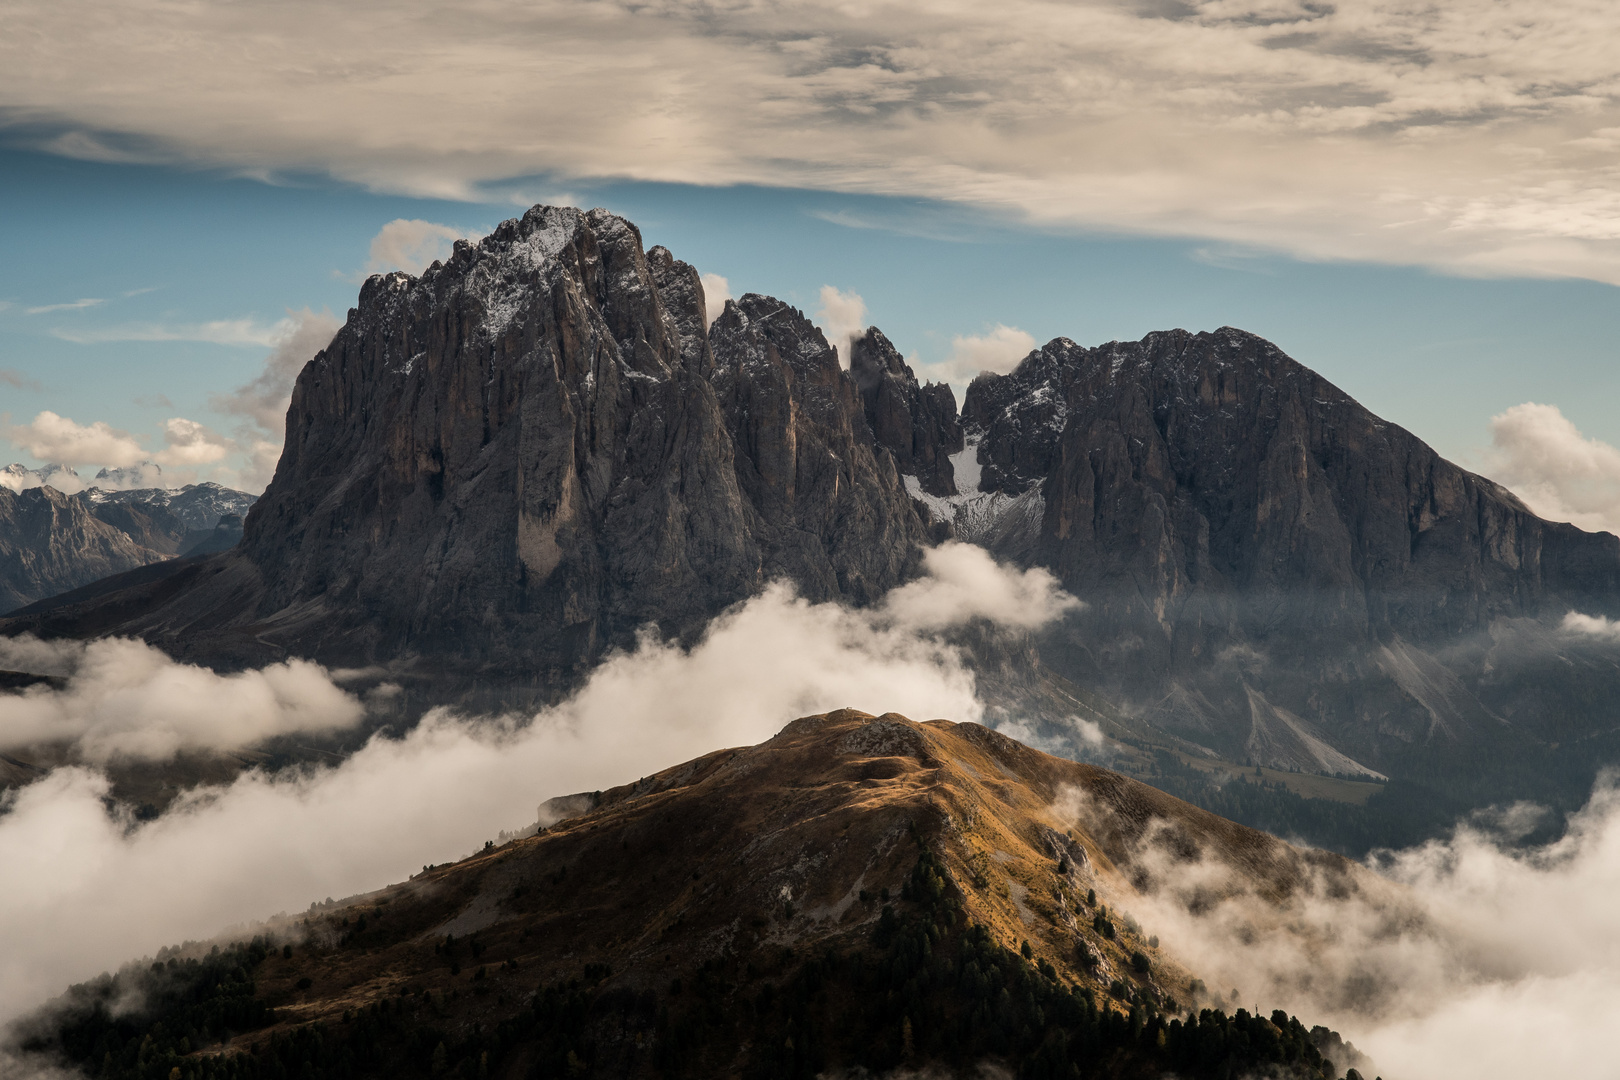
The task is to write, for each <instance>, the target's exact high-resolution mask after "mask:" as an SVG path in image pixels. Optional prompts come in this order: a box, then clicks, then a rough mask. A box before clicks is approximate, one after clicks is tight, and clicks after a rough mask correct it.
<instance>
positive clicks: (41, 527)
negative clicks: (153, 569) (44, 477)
mask: <svg viewBox="0 0 1620 1080" xmlns="http://www.w3.org/2000/svg"><path fill="white" fill-rule="evenodd" d="M167 557H168V555H167V554H166V553H165V552H161V551H156V550H153V549H152V548H148V547H143V546H141V545H140V544H138V543H136V541H135V540H134V539H133V538H131V537H130V536H129V535H128V534H127V533H125V532H124V531H122V530H120V529H118V528H115V527H114V526H112V525H109V524H108V523H106V522H104V521H101V520H100V519H99V518H97V517H96V516H95V515H94V514H92V513H90V511H89V510H88V509H87V508H86V506H85V504H84V503H83V502H82V501H80V500H78V499H75V498H73V497H72V496H68V495H64V494H62V493H61V492H60V491H57V490H56V489H55V488H53V487H36V488H29V489H27V490H26V491H22V492H12V491H10V490H8V489H6V488H3V487H0V612H7V611H12V610H14V609H16V608H20V607H23V606H25V605H27V604H30V603H33V602H34V601H35V600H39V599H42V598H44V597H47V596H54V595H55V594H57V593H61V592H66V591H67V590H69V589H76V588H78V587H79V586H81V585H88V584H89V583H90V582H92V581H95V580H97V579H99V578H104V577H107V576H108V575H109V574H118V573H122V572H123V571H125V570H133V569H135V568H136V567H141V566H147V565H150V564H151V563H155V562H162V561H163V560H164V559H166V558H167Z"/></svg>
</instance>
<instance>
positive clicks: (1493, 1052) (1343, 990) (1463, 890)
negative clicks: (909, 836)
mask: <svg viewBox="0 0 1620 1080" xmlns="http://www.w3.org/2000/svg"><path fill="white" fill-rule="evenodd" d="M1055 809H1056V810H1057V811H1058V813H1059V814H1060V815H1063V816H1066V817H1068V818H1069V819H1070V820H1077V821H1082V822H1089V821H1090V820H1092V819H1093V818H1094V816H1095V815H1096V814H1098V813H1100V811H1098V810H1096V809H1095V807H1094V805H1088V802H1087V800H1085V798H1084V796H1083V795H1082V794H1081V793H1078V792H1071V793H1070V794H1069V797H1068V798H1066V799H1060V801H1059V804H1058V805H1057V807H1055ZM1539 814H1540V811H1538V810H1537V808H1535V807H1531V806H1528V805H1523V804H1520V805H1515V806H1512V807H1507V808H1503V809H1501V810H1499V811H1498V812H1496V813H1489V814H1479V815H1476V817H1475V818H1474V819H1473V820H1471V821H1470V822H1467V823H1465V824H1463V825H1461V826H1459V827H1458V828H1457V829H1455V830H1454V831H1453V833H1452V835H1450V836H1449V837H1447V838H1445V839H1443V840H1436V841H1432V842H1430V843H1428V844H1425V845H1423V846H1421V847H1417V848H1413V849H1409V850H1406V851H1402V852H1398V853H1391V852H1383V853H1375V855H1374V856H1373V857H1372V858H1371V859H1370V860H1369V861H1370V863H1371V864H1372V865H1373V866H1374V867H1376V869H1377V871H1378V872H1377V873H1376V874H1375V873H1373V872H1372V871H1371V870H1369V869H1367V868H1358V867H1353V866H1348V864H1346V865H1347V866H1348V869H1349V870H1350V872H1349V873H1348V874H1342V875H1340V874H1336V873H1334V872H1333V870H1332V868H1331V867H1330V866H1323V865H1318V866H1316V867H1315V868H1307V871H1306V878H1307V879H1308V880H1312V881H1314V888H1310V889H1296V890H1295V891H1294V893H1293V894H1292V895H1291V896H1290V897H1289V898H1288V899H1287V900H1285V901H1284V902H1282V903H1281V904H1280V906H1279V905H1274V904H1273V903H1272V902H1271V901H1270V900H1268V899H1262V898H1261V897H1260V896H1258V895H1257V890H1258V889H1259V888H1261V886H1259V885H1258V884H1257V882H1256V878H1255V876H1254V873H1253V869H1252V868H1251V867H1247V866H1243V867H1236V868H1234V867H1228V866H1225V865H1221V864H1216V863H1214V862H1213V861H1211V860H1205V861H1201V862H1192V863H1188V862H1186V861H1183V860H1182V859H1180V858H1179V857H1178V856H1176V855H1175V854H1173V853H1172V852H1173V850H1174V845H1171V846H1170V848H1168V849H1155V848H1154V847H1153V846H1152V845H1151V844H1149V845H1147V846H1146V847H1145V848H1144V849H1143V852H1142V859H1141V865H1143V866H1145V867H1146V868H1147V869H1148V870H1149V872H1150V875H1151V877H1152V878H1153V879H1155V880H1156V881H1157V882H1158V883H1160V886H1161V887H1160V888H1159V889H1158V890H1157V891H1156V892H1153V893H1152V894H1150V895H1143V894H1137V893H1135V892H1134V891H1127V892H1125V893H1121V894H1117V895H1111V896H1108V897H1106V898H1105V899H1106V900H1107V901H1108V902H1109V903H1110V905H1111V906H1117V907H1118V908H1119V909H1120V910H1121V911H1123V912H1128V913H1130V914H1132V915H1134V916H1135V917H1136V918H1137V919H1138V920H1139V921H1140V922H1141V923H1142V925H1143V926H1144V927H1145V928H1146V930H1147V931H1148V932H1151V933H1154V934H1157V935H1158V936H1159V937H1160V938H1161V939H1162V940H1163V942H1164V945H1165V947H1166V949H1168V950H1169V952H1170V954H1171V955H1174V956H1176V957H1177V958H1178V959H1180V960H1182V961H1184V962H1186V963H1187V964H1188V965H1189V966H1190V967H1191V969H1192V971H1193V972H1194V974H1196V975H1198V976H1199V977H1201V978H1203V979H1205V980H1207V981H1208V982H1209V984H1210V987H1211V989H1212V990H1214V991H1216V992H1217V993H1219V994H1220V995H1221V996H1223V997H1225V996H1226V995H1227V992H1228V990H1229V989H1235V990H1237V991H1238V997H1237V1000H1236V1001H1235V1002H1233V1001H1231V1000H1228V1001H1226V1002H1225V1004H1226V1005H1227V1006H1228V1007H1230V1006H1232V1005H1239V1006H1242V1007H1244V1008H1253V1007H1255V1006H1256V1005H1258V1006H1259V1007H1260V1009H1261V1010H1262V1012H1269V1011H1270V1010H1271V1009H1273V1008H1283V1009H1286V1010H1288V1011H1290V1012H1293V1013H1295V1014H1296V1015H1298V1016H1300V1017H1301V1018H1302V1019H1304V1020H1306V1021H1307V1022H1308V1023H1321V1024H1325V1025H1327V1026H1329V1027H1332V1028H1335V1029H1336V1030H1339V1031H1341V1032H1343V1033H1344V1034H1345V1036H1346V1037H1347V1038H1348V1039H1350V1041H1352V1042H1353V1043H1355V1044H1356V1046H1357V1047H1358V1048H1359V1049H1360V1050H1361V1051H1362V1052H1363V1053H1365V1054H1367V1055H1368V1056H1370V1057H1371V1059H1372V1060H1373V1062H1374V1063H1375V1064H1376V1068H1377V1070H1378V1071H1379V1072H1380V1073H1382V1074H1383V1075H1384V1076H1394V1077H1422V1078H1424V1080H1475V1078H1479V1077H1502V1078H1508V1077H1519V1076H1558V1077H1565V1078H1570V1080H1599V1078H1604V1077H1609V1076H1612V1075H1613V1071H1614V1070H1613V1054H1612V1035H1611V1033H1610V1025H1609V1024H1608V1023H1606V1022H1605V1021H1604V1020H1603V1019H1602V1018H1603V1017H1607V1016H1613V1015H1614V1013H1615V1010H1616V1009H1620V909H1617V908H1616V907H1615V905H1614V904H1613V902H1612V901H1613V896H1614V894H1615V891H1616V889H1617V888H1620V788H1617V786H1616V784H1615V777H1613V776H1606V777H1604V778H1602V779H1600V780H1599V782H1598V784H1597V787H1596V790H1595V791H1594V793H1593V796H1592V798H1591V800H1590V802H1589V803H1588V804H1587V805H1586V807H1585V808H1583V809H1582V810H1581V811H1579V812H1578V813H1575V814H1573V815H1571V816H1570V818H1569V821H1568V826H1569V827H1568V830H1567V832H1566V834H1565V836H1564V837H1563V838H1562V839H1560V840H1558V841H1556V842H1555V843H1552V844H1550V845H1547V846H1545V847H1539V848H1529V849H1524V848H1520V847H1518V846H1516V844H1515V840H1516V839H1517V838H1518V837H1519V836H1522V835H1523V833H1524V829H1523V828H1522V827H1521V826H1522V825H1523V824H1524V823H1525V822H1527V821H1533V820H1534V819H1537V818H1538V816H1539ZM1340 1067H1341V1068H1343V1063H1342V1062H1341V1063H1340ZM1364 1071H1365V1070H1364ZM1367 1075H1369V1076H1370V1075H1372V1073H1371V1072H1368V1073H1367Z"/></svg>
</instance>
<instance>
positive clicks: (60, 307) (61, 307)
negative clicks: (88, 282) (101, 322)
mask: <svg viewBox="0 0 1620 1080" xmlns="http://www.w3.org/2000/svg"><path fill="white" fill-rule="evenodd" d="M106 302H107V301H105V300H102V299H98V298H95V297H86V298H84V299H82V300H69V301H66V302H64V303H60V304H40V305H39V306H38V307H31V308H24V309H23V314H24V315H46V314H49V313H50V312H53V311H83V310H84V309H85V308H92V307H99V306H101V305H102V304H105V303H106Z"/></svg>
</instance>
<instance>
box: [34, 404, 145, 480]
mask: <svg viewBox="0 0 1620 1080" xmlns="http://www.w3.org/2000/svg"><path fill="white" fill-rule="evenodd" d="M5 435H6V438H8V439H10V440H11V441H12V443H14V444H15V445H16V446H18V447H20V448H21V449H22V450H23V452H24V453H27V454H31V455H33V456H34V457H36V458H39V459H40V460H41V461H51V462H61V463H63V464H64V465H105V466H107V467H109V468H114V469H116V468H119V467H122V466H126V465H138V464H140V463H141V462H142V461H144V460H146V458H147V457H148V456H149V455H148V453H147V451H146V449H145V448H144V447H142V446H141V444H140V443H139V442H138V441H136V439H135V436H133V435H131V434H130V433H129V432H127V431H120V430H119V429H117V428H115V427H112V426H111V425H110V424H107V423H105V422H104V421H101V420H96V421H93V422H91V423H89V424H79V423H76V422H74V421H73V420H71V419H69V418H68V417H65V416H58V415H57V414H56V413H54V412H51V411H50V410H49V409H46V410H44V411H42V412H40V413H39V414H38V415H37V416H35V417H34V419H33V420H31V421H29V422H28V423H27V424H12V425H8V426H7V427H6V429H5Z"/></svg>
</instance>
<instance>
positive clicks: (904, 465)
mask: <svg viewBox="0 0 1620 1080" xmlns="http://www.w3.org/2000/svg"><path fill="white" fill-rule="evenodd" d="M849 369H850V375H851V376H852V377H853V378H854V379H855V384H856V386H858V387H859V388H860V392H861V406H862V409H863V410H864V412H865V414H866V423H867V426H868V427H870V428H871V429H872V437H873V438H874V440H876V442H877V444H878V445H879V446H881V447H883V448H884V449H886V450H888V451H889V453H891V454H893V455H894V460H895V466H896V468H898V469H899V470H900V472H901V473H903V474H904V475H907V476H915V477H916V478H917V483H918V486H919V487H920V488H921V489H922V490H923V491H925V492H927V493H928V494H930V495H939V496H948V495H955V494H957V490H956V474H955V469H954V468H953V467H952V465H951V460H950V457H951V455H952V454H956V453H960V452H961V450H962V425H961V423H960V422H959V421H958V419H957V415H956V395H955V394H953V393H952V392H951V388H950V386H948V385H947V384H945V383H928V384H927V385H920V384H919V383H918V382H917V376H916V375H915V374H914V373H913V372H912V370H911V367H910V366H909V365H908V364H907V363H906V362H905V359H904V358H903V357H902V356H901V355H900V351H899V350H898V349H896V348H895V347H894V345H893V344H892V343H891V342H890V341H889V339H888V338H886V337H884V336H883V332H882V331H881V330H879V329H878V328H877V327H875V326H873V327H869V328H868V329H867V331H866V334H865V335H864V336H863V337H860V338H858V339H856V341H855V343H854V347H853V349H852V353H851V356H850V366H849Z"/></svg>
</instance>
